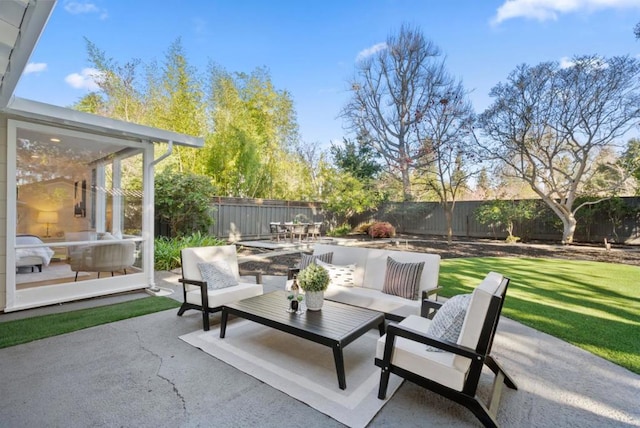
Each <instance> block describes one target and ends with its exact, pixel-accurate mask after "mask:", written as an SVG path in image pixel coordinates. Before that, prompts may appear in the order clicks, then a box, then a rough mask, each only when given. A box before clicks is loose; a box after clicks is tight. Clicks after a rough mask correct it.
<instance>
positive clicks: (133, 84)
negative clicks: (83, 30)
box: [81, 38, 145, 123]
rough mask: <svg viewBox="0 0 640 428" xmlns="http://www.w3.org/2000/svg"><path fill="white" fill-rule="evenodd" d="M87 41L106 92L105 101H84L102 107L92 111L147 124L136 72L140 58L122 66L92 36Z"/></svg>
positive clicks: (101, 87)
mask: <svg viewBox="0 0 640 428" xmlns="http://www.w3.org/2000/svg"><path fill="white" fill-rule="evenodd" d="M85 42H86V44H87V53H88V56H89V62H90V63H91V64H92V66H93V68H95V69H96V70H97V71H98V72H97V73H96V74H95V75H94V76H93V79H94V81H95V82H96V84H97V85H98V86H99V87H100V90H101V91H102V93H103V102H102V103H93V104H91V103H90V102H89V100H84V101H82V100H81V103H82V104H84V105H87V104H88V103H89V105H90V106H92V107H98V108H99V110H98V111H93V112H92V113H97V114H101V115H103V116H107V117H111V118H114V119H120V120H125V121H127V122H135V123H145V122H144V114H145V110H144V103H143V102H142V95H141V94H140V91H139V89H138V88H139V87H140V85H139V83H138V80H137V74H136V73H137V69H138V66H139V65H140V60H139V59H132V60H130V61H128V62H126V63H125V64H124V65H120V64H119V63H118V62H117V61H115V60H114V59H112V58H107V56H106V54H105V52H104V51H102V50H100V49H99V48H98V47H97V46H96V45H95V44H94V43H92V42H91V41H89V40H88V39H86V38H85ZM94 101H95V99H94Z"/></svg>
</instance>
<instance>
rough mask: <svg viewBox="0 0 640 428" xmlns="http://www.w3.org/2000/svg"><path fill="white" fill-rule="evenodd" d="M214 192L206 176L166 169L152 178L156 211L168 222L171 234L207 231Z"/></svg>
mask: <svg viewBox="0 0 640 428" xmlns="http://www.w3.org/2000/svg"><path fill="white" fill-rule="evenodd" d="M215 194H216V189H215V187H214V186H213V185H212V184H211V180H210V178H209V177H206V176H202V175H196V174H191V173H178V172H173V171H171V170H168V169H167V170H164V171H162V172H161V173H159V174H157V176H156V178H155V212H156V215H157V216H158V217H159V218H160V220H161V221H164V222H166V223H167V224H168V225H169V230H170V233H171V236H184V235H189V234H191V233H193V232H197V231H200V232H202V233H208V231H209V226H211V225H212V224H213V218H212V217H211V211H210V210H211V200H212V198H213V197H214V196H215Z"/></svg>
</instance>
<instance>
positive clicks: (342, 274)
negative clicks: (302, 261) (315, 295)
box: [315, 260, 356, 287]
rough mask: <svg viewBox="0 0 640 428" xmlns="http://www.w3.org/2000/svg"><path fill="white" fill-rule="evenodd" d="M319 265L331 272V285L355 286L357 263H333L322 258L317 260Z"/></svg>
mask: <svg viewBox="0 0 640 428" xmlns="http://www.w3.org/2000/svg"><path fill="white" fill-rule="evenodd" d="M315 262H316V264H317V265H318V266H322V267H323V268H325V269H326V270H327V272H329V278H331V285H339V286H341V287H353V286H354V285H356V284H355V281H354V275H355V273H356V265H346V266H339V265H332V264H330V263H325V262H323V261H322V260H316V261H315Z"/></svg>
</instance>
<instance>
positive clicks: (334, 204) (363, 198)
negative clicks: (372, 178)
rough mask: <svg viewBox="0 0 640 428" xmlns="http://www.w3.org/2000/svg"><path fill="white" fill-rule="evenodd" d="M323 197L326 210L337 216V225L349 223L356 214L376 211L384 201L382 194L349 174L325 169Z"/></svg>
mask: <svg viewBox="0 0 640 428" xmlns="http://www.w3.org/2000/svg"><path fill="white" fill-rule="evenodd" d="M321 175H322V177H323V183H324V185H323V195H322V198H323V199H322V200H323V202H324V204H325V208H326V209H327V210H328V211H330V212H332V213H334V214H335V215H336V217H337V218H336V219H335V221H334V223H335V225H338V224H342V223H344V222H346V221H348V220H349V219H350V218H351V217H353V216H354V215H355V214H360V213H363V212H365V211H370V210H373V209H375V208H376V207H377V206H378V204H379V203H380V202H381V201H382V199H383V197H382V195H381V193H379V192H377V191H375V190H372V188H371V187H368V186H367V185H366V183H365V182H363V181H362V180H359V179H358V178H356V177H354V176H353V175H351V173H349V172H339V171H337V170H335V169H333V168H323V170H322V173H321Z"/></svg>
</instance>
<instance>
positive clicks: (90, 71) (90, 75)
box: [64, 68, 101, 91]
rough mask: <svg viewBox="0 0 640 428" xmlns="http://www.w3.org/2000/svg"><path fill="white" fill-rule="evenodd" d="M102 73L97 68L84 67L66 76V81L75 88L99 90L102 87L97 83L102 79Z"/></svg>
mask: <svg viewBox="0 0 640 428" xmlns="http://www.w3.org/2000/svg"><path fill="white" fill-rule="evenodd" d="M100 76H101V73H100V71H99V70H96V69H95V68H83V69H82V71H81V72H80V73H72V74H70V75H68V76H67V77H65V78H64V81H65V82H67V83H68V84H69V86H71V87H72V88H75V89H87V90H89V91H98V90H100V87H99V86H98V84H97V83H96V81H97V80H100Z"/></svg>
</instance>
